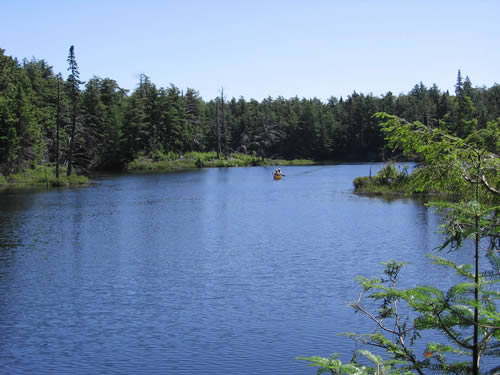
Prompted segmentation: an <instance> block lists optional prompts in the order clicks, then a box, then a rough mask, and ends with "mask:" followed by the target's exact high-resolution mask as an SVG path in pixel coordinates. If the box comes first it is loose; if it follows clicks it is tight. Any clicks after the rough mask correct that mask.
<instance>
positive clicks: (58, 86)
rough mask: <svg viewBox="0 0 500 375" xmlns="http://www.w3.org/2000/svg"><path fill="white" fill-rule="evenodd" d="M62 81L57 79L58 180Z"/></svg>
mask: <svg viewBox="0 0 500 375" xmlns="http://www.w3.org/2000/svg"><path fill="white" fill-rule="evenodd" d="M60 86H61V80H60V77H57V112H56V178H59V121H60V117H61V94H60Z"/></svg>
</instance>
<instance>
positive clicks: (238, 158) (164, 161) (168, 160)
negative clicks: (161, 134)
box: [127, 151, 314, 172]
mask: <svg viewBox="0 0 500 375" xmlns="http://www.w3.org/2000/svg"><path fill="white" fill-rule="evenodd" d="M310 164H314V163H313V162H312V161H311V160H292V161H288V160H273V159H264V160H263V159H262V158H261V157H258V156H256V155H246V154H240V153H233V154H231V155H229V156H228V157H227V158H225V159H217V153H216V152H214V151H212V152H196V151H193V152H188V153H185V154H184V155H182V156H180V155H177V154H175V153H171V152H169V153H168V154H165V153H163V152H156V153H155V154H154V155H152V156H150V157H145V156H141V157H139V158H137V159H135V160H134V161H132V162H130V163H129V164H128V166H127V169H128V170H129V171H146V172H147V171H168V170H176V169H190V168H210V167H222V168H224V167H248V166H258V165H310Z"/></svg>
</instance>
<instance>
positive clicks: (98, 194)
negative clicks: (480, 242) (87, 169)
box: [0, 164, 470, 375]
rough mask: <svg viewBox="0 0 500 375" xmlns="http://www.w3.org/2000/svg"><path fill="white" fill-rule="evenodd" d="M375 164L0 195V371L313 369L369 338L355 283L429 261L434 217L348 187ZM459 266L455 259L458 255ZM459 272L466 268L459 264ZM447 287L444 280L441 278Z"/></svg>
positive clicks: (217, 172)
mask: <svg viewBox="0 0 500 375" xmlns="http://www.w3.org/2000/svg"><path fill="white" fill-rule="evenodd" d="M379 167H380V165H377V164H374V165H369V164H350V165H332V166H306V167H284V168H282V169H283V170H284V173H286V177H285V178H284V179H283V180H281V181H274V180H273V179H272V175H271V173H272V171H273V169H274V168H271V167H254V168H228V169H203V170H195V171H188V172H180V173H171V174H155V175H126V176H112V177H103V178H99V179H97V180H96V184H94V185H92V186H90V187H86V188H78V189H64V190H49V191H35V192H19V191H18V192H3V193H1V194H0V337H1V339H0V373H2V374H240V375H241V374H287V375H293V374H312V373H314V372H315V370H314V369H312V368H309V367H307V365H306V363H305V362H302V361H297V360H296V359H295V357H297V356H312V355H323V356H329V355H330V354H331V353H333V352H339V353H342V358H343V359H344V360H348V359H350V356H351V352H352V349H353V348H354V344H353V343H352V342H351V341H350V340H349V339H347V338H344V337H339V336H337V334H338V333H341V332H345V331H359V332H371V331H372V330H373V328H374V327H373V325H372V324H371V323H369V322H368V321H367V320H366V319H363V318H362V317H361V316H360V315H353V311H352V309H351V308H349V307H348V306H347V304H348V303H349V302H350V301H353V300H355V299H356V298H357V295H358V293H359V291H360V290H359V287H358V286H357V284H356V282H354V281H353V279H354V277H355V276H357V275H364V276H367V277H373V276H378V275H380V271H381V270H382V266H380V264H379V263H380V262H382V261H387V260H389V259H394V260H398V261H409V262H411V265H409V266H408V267H407V269H406V271H404V273H403V276H404V281H405V283H406V285H407V286H412V285H416V284H419V283H423V282H430V283H437V284H439V283H446V282H447V280H448V279H447V277H448V276H447V275H446V274H443V273H442V272H441V270H440V269H436V268H433V267H431V266H430V262H429V260H428V259H427V258H425V256H424V255H425V254H427V253H429V252H431V249H432V248H434V247H435V246H436V245H437V244H438V243H439V237H438V235H436V233H435V232H436V228H437V226H438V224H439V220H438V218H437V217H436V215H435V214H433V212H432V210H430V209H428V208H426V207H425V206H424V205H423V204H422V203H421V202H418V201H413V200H402V199H398V200H392V201H387V200H383V199H380V198H369V197H360V196H357V195H355V194H353V192H352V180H353V178H354V177H356V176H360V175H368V173H370V169H372V173H375V172H376V170H377V169H378V168H379ZM456 256H460V255H456ZM463 256H464V261H466V262H470V259H467V257H466V255H465V254H464V255H463ZM450 277H451V276H450Z"/></svg>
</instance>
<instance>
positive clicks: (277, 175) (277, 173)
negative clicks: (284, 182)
mask: <svg viewBox="0 0 500 375" xmlns="http://www.w3.org/2000/svg"><path fill="white" fill-rule="evenodd" d="M283 176H284V174H283V173H281V168H278V169H275V170H274V172H273V177H274V179H275V180H280V179H281V177H283Z"/></svg>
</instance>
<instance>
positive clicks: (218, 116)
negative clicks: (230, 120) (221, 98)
mask: <svg viewBox="0 0 500 375" xmlns="http://www.w3.org/2000/svg"><path fill="white" fill-rule="evenodd" d="M219 112H220V111H219V102H216V103H215V128H216V132H217V159H220V153H221V145H220V113H219Z"/></svg>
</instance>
